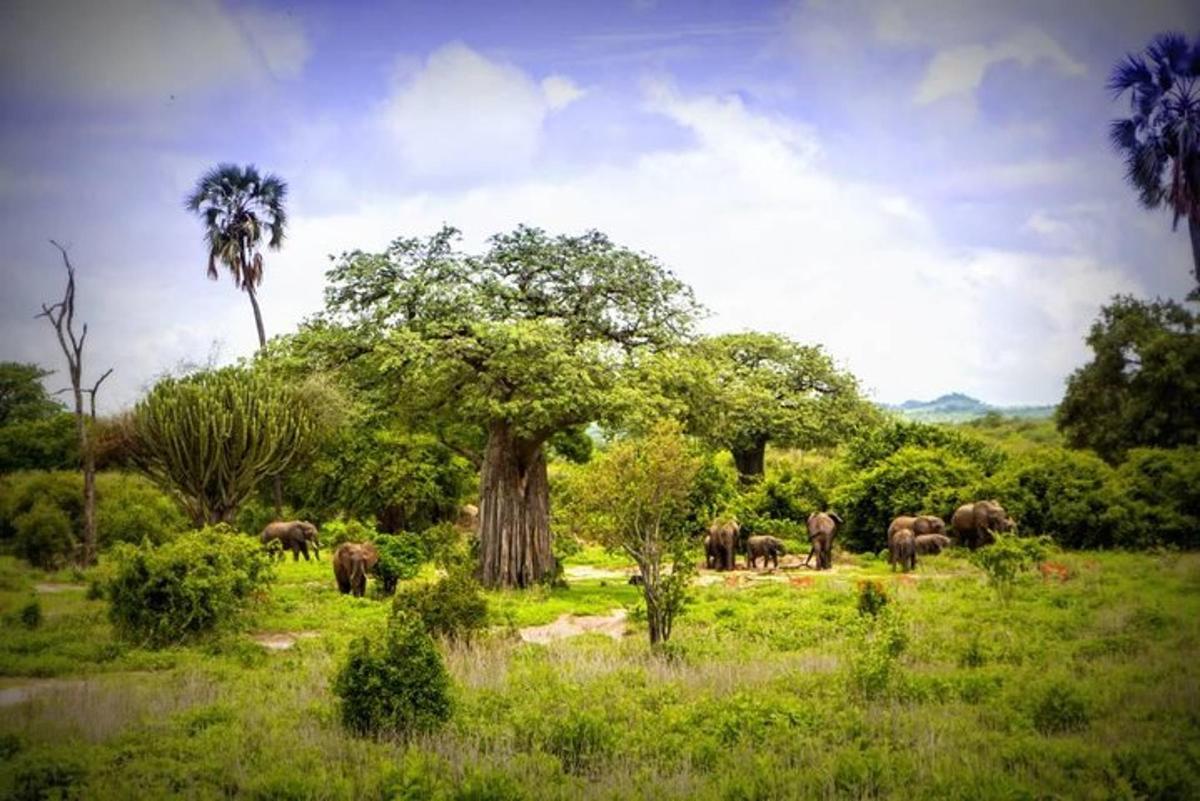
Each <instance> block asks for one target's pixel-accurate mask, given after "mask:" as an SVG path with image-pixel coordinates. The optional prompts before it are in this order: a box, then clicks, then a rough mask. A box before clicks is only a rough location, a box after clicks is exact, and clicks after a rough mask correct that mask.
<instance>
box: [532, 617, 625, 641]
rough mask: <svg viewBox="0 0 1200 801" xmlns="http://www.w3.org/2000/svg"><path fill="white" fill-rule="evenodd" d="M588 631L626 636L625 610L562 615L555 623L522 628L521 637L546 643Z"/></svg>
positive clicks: (616, 636) (617, 638)
mask: <svg viewBox="0 0 1200 801" xmlns="http://www.w3.org/2000/svg"><path fill="white" fill-rule="evenodd" d="M588 633H595V634H604V635H606V636H608V637H612V638H613V639H614V640H619V639H621V638H622V637H624V636H625V610H624V609H617V610H614V611H613V613H612V614H610V615H571V614H565V615H560V616H559V618H558V620H555V621H554V622H553V623H547V624H546V625H544V626H527V627H526V628H523V629H521V639H522V640H524V641H525V642H536V643H541V644H545V643H548V642H554V641H555V640H564V639H566V638H567V637H575V636H577V635H579V634H588Z"/></svg>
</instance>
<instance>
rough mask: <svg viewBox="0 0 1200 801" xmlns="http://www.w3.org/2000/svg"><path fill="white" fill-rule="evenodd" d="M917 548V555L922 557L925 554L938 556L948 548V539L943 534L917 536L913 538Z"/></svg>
mask: <svg viewBox="0 0 1200 801" xmlns="http://www.w3.org/2000/svg"><path fill="white" fill-rule="evenodd" d="M914 542H915V543H916V546H917V553H919V554H921V555H922V556H923V555H925V554H939V553H941V552H942V551H943V550H944V549H946V548H949V547H950V538H949V537H947V536H946V535H945V534H918V535H917V536H916V537H915V538H914Z"/></svg>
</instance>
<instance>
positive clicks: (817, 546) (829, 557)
mask: <svg viewBox="0 0 1200 801" xmlns="http://www.w3.org/2000/svg"><path fill="white" fill-rule="evenodd" d="M841 524H842V518H840V517H838V516H837V515H835V514H833V513H832V512H813V513H812V514H811V515H809V516H808V541H809V543H810V544H811V545H812V548H811V550H809V552H808V558H807V559H805V560H804V564H806V565H807V564H808V562H809V559H812V558H813V557H814V556H816V557H817V570H828V569H829V568H831V567H833V538H834V537H835V536H836V535H837V527H838V526H840V525H841Z"/></svg>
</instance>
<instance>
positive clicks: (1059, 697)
mask: <svg viewBox="0 0 1200 801" xmlns="http://www.w3.org/2000/svg"><path fill="white" fill-rule="evenodd" d="M1090 718H1091V714H1090V711H1089V708H1088V703H1087V699H1086V698H1084V696H1083V694H1082V693H1080V692H1079V688H1078V687H1077V686H1076V684H1075V683H1074V682H1068V681H1056V682H1050V683H1048V684H1047V685H1045V686H1044V687H1042V688H1041V691H1040V692H1039V693H1038V694H1037V695H1036V696H1035V700H1034V706H1033V727H1034V728H1035V729H1037V730H1038V731H1040V732H1041V733H1042V734H1059V733H1062V732H1069V731H1075V730H1077V729H1082V728H1084V727H1086V726H1087V724H1088V720H1089V719H1090Z"/></svg>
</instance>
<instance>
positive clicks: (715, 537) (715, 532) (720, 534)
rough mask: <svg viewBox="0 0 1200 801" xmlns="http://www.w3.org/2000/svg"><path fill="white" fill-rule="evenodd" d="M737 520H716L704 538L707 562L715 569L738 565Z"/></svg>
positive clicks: (733, 567) (739, 527)
mask: <svg viewBox="0 0 1200 801" xmlns="http://www.w3.org/2000/svg"><path fill="white" fill-rule="evenodd" d="M740 529H741V526H739V525H738V522H737V521H736V520H728V521H724V522H721V521H715V522H714V523H713V524H712V525H711V526H710V527H709V529H708V536H707V537H705V538H704V554H705V557H706V564H707V565H708V566H709V567H710V568H711V569H714V570H733V569H735V568H736V567H737V556H736V554H737V544H738V532H739V531H740Z"/></svg>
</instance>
